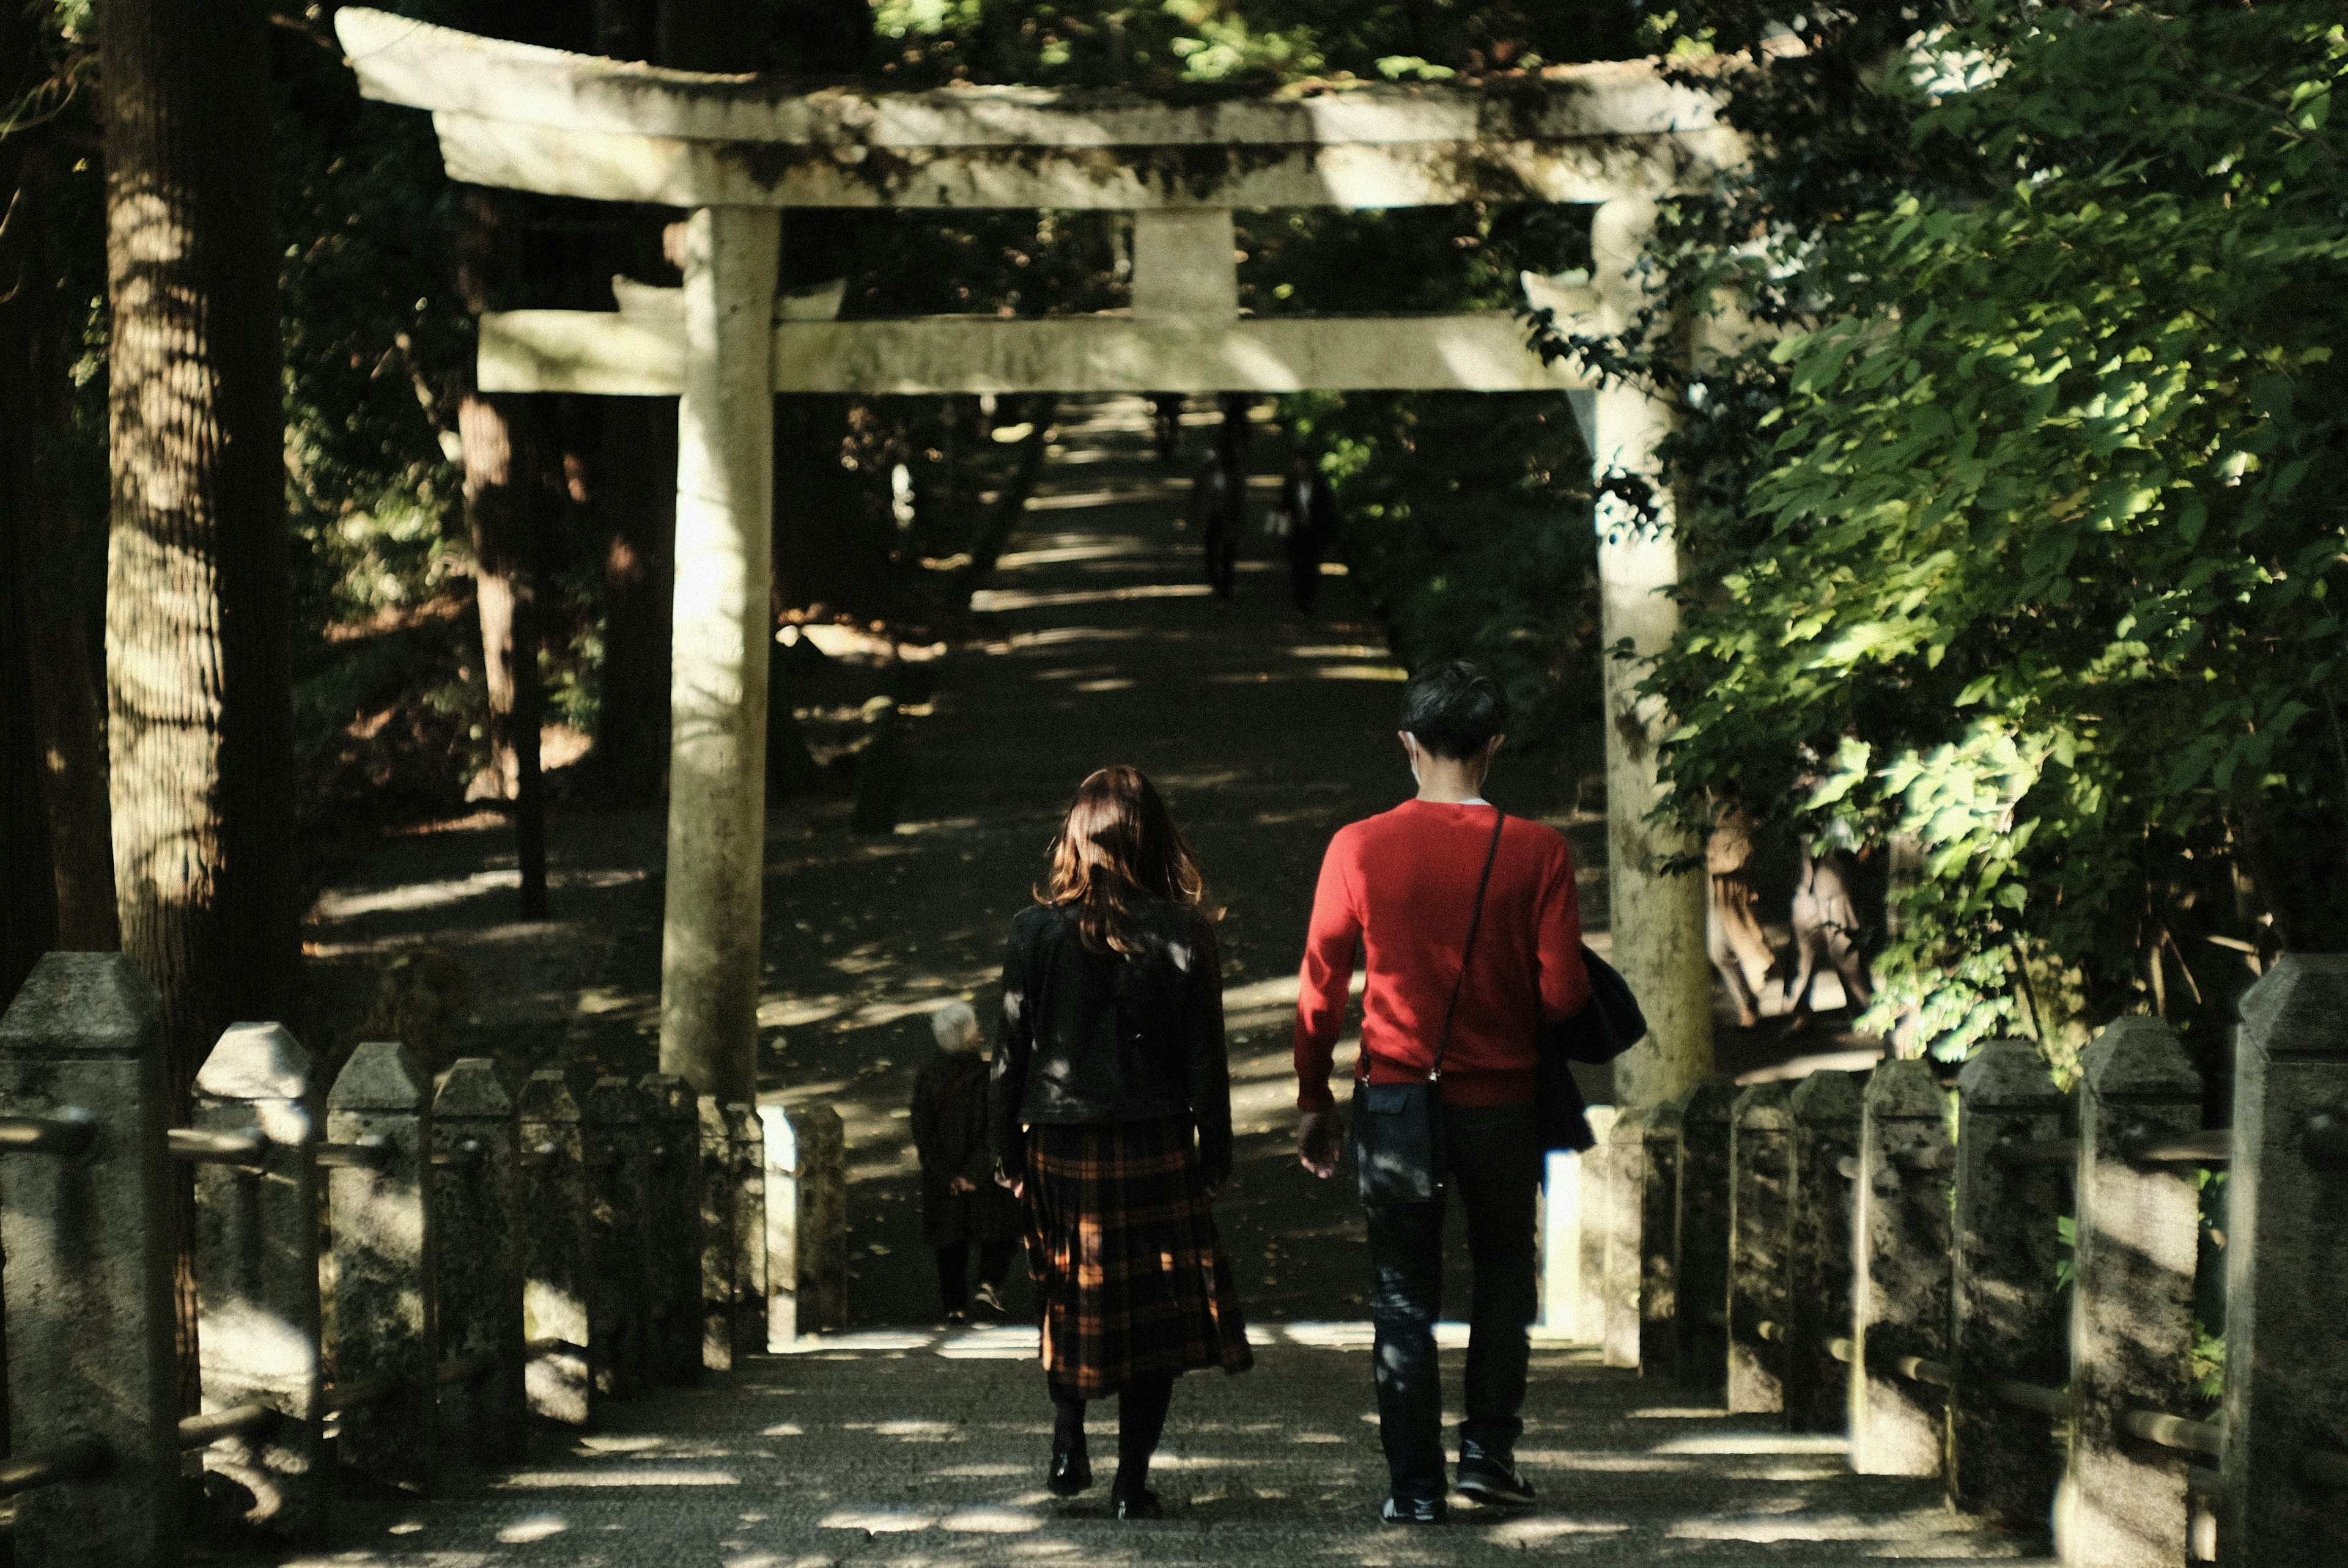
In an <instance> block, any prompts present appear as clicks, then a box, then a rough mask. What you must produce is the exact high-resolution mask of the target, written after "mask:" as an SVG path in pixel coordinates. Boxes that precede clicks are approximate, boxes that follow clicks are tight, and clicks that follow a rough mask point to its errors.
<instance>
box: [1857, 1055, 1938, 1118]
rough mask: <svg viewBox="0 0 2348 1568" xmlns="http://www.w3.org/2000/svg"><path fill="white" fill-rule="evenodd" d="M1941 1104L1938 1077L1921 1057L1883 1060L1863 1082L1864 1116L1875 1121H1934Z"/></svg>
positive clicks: (1929, 1063) (1928, 1063)
mask: <svg viewBox="0 0 2348 1568" xmlns="http://www.w3.org/2000/svg"><path fill="white" fill-rule="evenodd" d="M1945 1103H1946V1102H1945V1101H1944V1100H1943V1099H1942V1097H1941V1079H1940V1075H1939V1074H1938V1073H1936V1072H1934V1071H1932V1064H1931V1062H1929V1061H1925V1060H1923V1059H1922V1058H1921V1057H1915V1056H1909V1057H1900V1058H1897V1059H1895V1060H1893V1061H1887V1062H1885V1063H1884V1064H1883V1065H1882V1066H1880V1067H1879V1068H1877V1069H1876V1070H1875V1075H1874V1076H1873V1077H1871V1078H1869V1080H1868V1081H1867V1113H1868V1114H1869V1116H1872V1117H1874V1118H1875V1120H1877V1121H1878V1122H1938V1121H1939V1120H1941V1108H1942V1106H1943V1105H1944V1104H1945Z"/></svg>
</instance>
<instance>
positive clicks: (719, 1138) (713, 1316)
mask: <svg viewBox="0 0 2348 1568" xmlns="http://www.w3.org/2000/svg"><path fill="white" fill-rule="evenodd" d="M694 1118H695V1131H696V1132H698V1134H699V1141H700V1147H699V1151H698V1153H699V1155H700V1160H701V1178H700V1182H699V1186H700V1196H701V1275H700V1278H701V1364H702V1366H704V1367H705V1368H708V1369H709V1370H710V1371H712V1372H730V1371H732V1370H733V1369H734V1326H735V1324H736V1321H737V1320H738V1319H739V1317H740V1314H741V1301H742V1288H743V1280H742V1267H741V1257H740V1254H739V1252H738V1251H737V1248H738V1247H739V1245H740V1244H741V1233H740V1231H739V1230H738V1228H737V1227H736V1225H735V1223H734V1211H735V1209H736V1206H737V1205H738V1204H740V1202H741V1199H742V1184H741V1182H740V1180H739V1179H737V1178H736V1175H735V1172H734V1132H733V1129H732V1128H731V1127H729V1126H728V1125H727V1124H726V1107H725V1106H723V1105H721V1104H719V1103H718V1102H717V1097H716V1095H714V1094H704V1095H701V1096H699V1097H698V1098H696V1099H695V1101H694Z"/></svg>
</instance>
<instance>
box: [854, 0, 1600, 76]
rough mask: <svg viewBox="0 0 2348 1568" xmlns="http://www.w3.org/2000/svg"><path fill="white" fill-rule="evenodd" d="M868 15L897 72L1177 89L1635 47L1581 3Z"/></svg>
mask: <svg viewBox="0 0 2348 1568" xmlns="http://www.w3.org/2000/svg"><path fill="white" fill-rule="evenodd" d="M873 19H874V24H875V26H876V28H877V30H878V31H879V33H880V36H881V37H882V39H883V40H884V41H885V43H886V45H887V46H888V47H889V48H890V50H891V52H892V53H893V56H894V57H893V58H892V59H891V60H889V61H888V63H887V64H886V65H885V66H884V67H883V70H884V72H885V73H886V74H887V75H889V76H891V77H897V78H901V79H911V80H913V81H922V82H928V81H939V80H956V79H960V80H974V81H1015V82H1031V83H1036V84H1039V85H1045V86H1052V87H1138V88H1141V89H1143V90H1145V91H1149V92H1155V93H1161V94H1168V95H1176V96H1179V95H1181V94H1184V93H1186V92H1187V93H1199V92H1207V93H1214V92H1231V91H1252V90H1260V89H1262V88H1263V87H1275V86H1278V85H1280V84H1282V83H1283V82H1289V81H1293V80H1296V79H1297V78H1300V77H1334V78H1339V79H1344V78H1347V77H1353V78H1359V79H1363V80H1377V79H1379V78H1381V77H1385V78H1415V79H1441V78H1443V77H1447V76H1449V75H1451V74H1453V73H1455V72H1459V71H1469V72H1482V71H1488V70H1522V69H1527V68H1530V67H1538V66H1540V65H1542V64H1545V63H1554V62H1559V61H1569V60H1587V59H1612V58H1619V57H1622V56H1626V55H1629V54H1632V53H1633V52H1635V31H1634V28H1633V25H1632V7H1631V6H1629V5H1620V4H1604V3H1598V4H1591V3H1588V0H1583V3H1579V4H1540V3H1536V0H1491V3H1487V4H1483V5H1461V4H1444V3H1437V4H1434V5H1426V4H1413V3H1407V0H1155V3H1152V0H1143V3H1141V4H1131V3H1120V0H1108V3H1102V0H1089V3H1086V0H1078V3H1076V4H1066V3H1054V0H1043V3H1039V0H876V3H875V5H874V6H873Z"/></svg>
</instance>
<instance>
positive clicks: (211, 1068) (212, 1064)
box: [196, 1023, 315, 1100]
mask: <svg viewBox="0 0 2348 1568" xmlns="http://www.w3.org/2000/svg"><path fill="white" fill-rule="evenodd" d="M314 1065H315V1063H314V1062H313V1061H312V1060H311V1057H310V1053H309V1051H308V1050H305V1049H304V1047H303V1044H302V1042H301V1041H300V1040H295V1039H294V1038H293V1030H289V1029H287V1028H286V1027H285V1026H284V1025H283V1024H282V1023H232V1024H231V1025H229V1026H228V1027H227V1028H226V1029H224V1030H221V1037H220V1041H219V1043H218V1044H216V1045H214V1046H213V1047H212V1050H211V1055H210V1056H207V1057H205V1058H204V1064H203V1066H202V1067H201V1068H199V1069H197V1070H196V1092H197V1093H199V1094H202V1095H207V1096H209V1097H211V1099H214V1100H299V1099H301V1098H302V1097H303V1096H304V1095H305V1094H307V1093H309V1092H310V1072H311V1070H312V1068H313V1067H314Z"/></svg>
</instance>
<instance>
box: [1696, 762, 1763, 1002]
mask: <svg viewBox="0 0 2348 1568" xmlns="http://www.w3.org/2000/svg"><path fill="white" fill-rule="evenodd" d="M1704 874H1705V880H1706V886H1705V890H1704V950H1705V952H1706V953H1708V954H1709V955H1710V956H1711V958H1712V967H1713V968H1715V969H1716V970H1718V971H1719V973H1720V978H1721V979H1723V980H1725V981H1726V982H1727V984H1728V994H1729V995H1730V996H1731V997H1734V998H1735V1000H1736V1021H1737V1023H1738V1025H1739V1026H1740V1027H1742V1028H1745V1029H1751V1028H1752V1027H1753V1026H1754V1025H1755V1024H1757V1023H1759V1022H1760V1021H1761V999H1760V997H1759V996H1758V995H1757V994H1756V992H1755V991H1754V989H1753V980H1752V977H1751V976H1750V975H1749V974H1748V973H1747V970H1748V969H1758V970H1760V971H1761V972H1762V974H1763V977H1764V979H1763V982H1762V983H1763V984H1765V985H1766V984H1767V983H1768V982H1767V976H1768V975H1769V974H1771V973H1774V972H1776V967H1777V956H1776V953H1775V952H1773V951H1772V950H1771V949H1770V947H1769V936H1768V933H1767V932H1766V931H1764V930H1763V929H1762V928H1761V895H1760V894H1759V893H1757V892H1756V891H1755V890H1754V886H1753V819H1752V818H1751V817H1749V816H1747V815H1746V814H1745V810H1744V808H1743V807H1742V806H1738V805H1735V804H1730V805H1725V806H1723V807H1722V808H1721V812H1720V815H1719V817H1718V818H1717V819H1716V820H1715V822H1714V824H1713V827H1712V836H1711V837H1709V838H1707V839H1705V840H1704Z"/></svg>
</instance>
